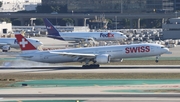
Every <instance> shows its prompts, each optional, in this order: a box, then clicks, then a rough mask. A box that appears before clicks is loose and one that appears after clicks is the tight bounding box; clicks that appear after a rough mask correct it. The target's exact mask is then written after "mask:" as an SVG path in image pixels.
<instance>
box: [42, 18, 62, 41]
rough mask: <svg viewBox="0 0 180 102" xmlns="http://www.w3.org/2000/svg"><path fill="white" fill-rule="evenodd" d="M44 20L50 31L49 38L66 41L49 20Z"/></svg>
mask: <svg viewBox="0 0 180 102" xmlns="http://www.w3.org/2000/svg"><path fill="white" fill-rule="evenodd" d="M43 20H44V24H45V26H46V29H47V31H48V37H50V38H54V39H59V40H64V39H63V38H62V37H61V35H60V34H59V32H58V31H57V29H56V28H55V27H54V26H53V24H52V23H51V22H50V21H49V20H48V19H47V18H44V19H43Z"/></svg>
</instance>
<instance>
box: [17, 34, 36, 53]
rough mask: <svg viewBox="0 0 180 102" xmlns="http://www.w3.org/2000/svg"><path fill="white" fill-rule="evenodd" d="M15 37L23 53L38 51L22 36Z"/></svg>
mask: <svg viewBox="0 0 180 102" xmlns="http://www.w3.org/2000/svg"><path fill="white" fill-rule="evenodd" d="M15 37H16V39H17V41H18V44H19V46H20V48H21V50H22V51H25V50H26V51H27V50H36V48H35V47H34V46H33V45H32V44H31V43H30V42H29V41H28V40H27V39H26V38H25V37H24V36H22V35H21V34H15Z"/></svg>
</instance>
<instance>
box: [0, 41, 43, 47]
mask: <svg viewBox="0 0 180 102" xmlns="http://www.w3.org/2000/svg"><path fill="white" fill-rule="evenodd" d="M27 39H28V40H29V42H31V43H32V44H33V45H34V46H35V47H39V46H40V45H42V43H41V42H40V41H39V40H37V39H31V38H27ZM5 45H9V46H10V47H11V48H16V49H18V48H20V47H19V44H18V42H17V40H16V38H0V47H3V46H5Z"/></svg>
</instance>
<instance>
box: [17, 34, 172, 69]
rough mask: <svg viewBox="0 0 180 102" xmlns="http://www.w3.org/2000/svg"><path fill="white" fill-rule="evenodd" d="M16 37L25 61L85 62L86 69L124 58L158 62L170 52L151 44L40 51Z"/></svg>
mask: <svg viewBox="0 0 180 102" xmlns="http://www.w3.org/2000/svg"><path fill="white" fill-rule="evenodd" d="M15 37H16V38H17V40H18V42H19V46H20V48H21V50H22V53H21V54H20V55H19V57H22V58H23V59H25V60H31V61H37V62H45V63H65V62H85V65H83V66H82V67H84V68H90V67H99V66H100V65H99V64H104V63H110V62H112V61H122V59H123V58H136V57H148V56H156V62H158V58H159V56H160V55H162V54H165V53H168V52H169V49H168V48H165V47H164V46H163V45H159V44H151V43H141V44H131V45H113V46H99V47H88V48H72V49H61V50H49V51H38V50H37V49H36V48H35V47H34V46H33V45H32V44H31V43H30V42H29V41H28V40H27V39H26V38H24V37H23V36H22V35H21V34H16V35H15ZM90 62H93V64H89V63H90Z"/></svg>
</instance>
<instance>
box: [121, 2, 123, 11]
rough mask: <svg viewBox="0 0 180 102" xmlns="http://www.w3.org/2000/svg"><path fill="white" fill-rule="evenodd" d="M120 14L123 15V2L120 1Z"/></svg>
mask: <svg viewBox="0 0 180 102" xmlns="http://www.w3.org/2000/svg"><path fill="white" fill-rule="evenodd" d="M121 13H123V2H122V0H121Z"/></svg>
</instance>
